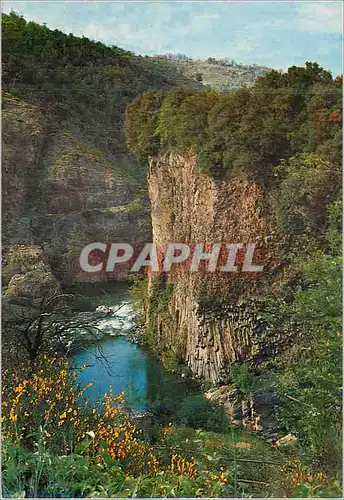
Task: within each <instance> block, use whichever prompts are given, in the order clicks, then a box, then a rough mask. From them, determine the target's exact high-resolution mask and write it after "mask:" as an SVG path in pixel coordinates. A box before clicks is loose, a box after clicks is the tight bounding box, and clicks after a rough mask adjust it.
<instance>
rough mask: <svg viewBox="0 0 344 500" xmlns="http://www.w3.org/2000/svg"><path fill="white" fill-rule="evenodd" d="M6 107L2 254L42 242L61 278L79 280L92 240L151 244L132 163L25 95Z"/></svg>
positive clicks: (7, 100)
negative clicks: (82, 254) (79, 268)
mask: <svg viewBox="0 0 344 500" xmlns="http://www.w3.org/2000/svg"><path fill="white" fill-rule="evenodd" d="M3 105H4V114H3V130H4V134H3V200H4V202H3V220H4V231H3V244H4V249H5V251H6V250H8V249H9V248H10V247H11V246H12V245H18V244H23V245H36V244H38V245H40V246H42V247H43V248H44V251H45V254H46V256H47V257H48V258H49V260H50V263H51V265H52V266H53V267H54V272H56V275H57V276H58V278H59V280H60V281H64V280H67V281H68V280H69V281H74V280H78V279H79V275H78V273H77V264H78V257H79V255H80V252H81V249H82V248H83V247H84V246H85V245H86V244H87V243H89V242H92V241H101V242H106V241H112V242H118V241H127V240H128V238H129V239H131V241H132V242H135V243H140V242H145V241H149V239H150V234H151V233H150V222H149V203H148V196H147V195H146V186H145V181H144V173H143V180H141V179H138V177H137V176H138V175H139V174H138V173H137V172H135V170H134V167H133V165H130V162H129V161H128V158H126V159H125V158H124V157H123V158H122V159H121V158H120V157H118V158H117V159H114V158H111V159H109V157H108V156H107V155H106V154H105V153H104V151H102V150H100V149H97V148H95V147H94V146H92V145H91V144H90V142H88V141H87V140H85V139H84V138H83V137H82V136H80V135H78V134H77V133H75V132H72V131H70V130H67V129H66V130H65V129H63V128H62V127H61V125H60V124H57V123H56V122H55V121H54V119H53V118H52V117H51V116H49V113H48V112H47V110H44V109H43V108H42V109H40V108H39V107H38V106H37V105H35V104H32V103H29V102H28V101H27V100H25V99H24V98H18V97H14V96H13V95H11V94H9V93H5V95H4V99H3ZM93 278H94V276H91V275H90V278H89V279H90V280H92V279H93ZM82 279H83V280H85V279H87V276H83V278H82Z"/></svg>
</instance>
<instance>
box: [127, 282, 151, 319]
mask: <svg viewBox="0 0 344 500" xmlns="http://www.w3.org/2000/svg"><path fill="white" fill-rule="evenodd" d="M147 286H148V280H147V276H146V275H138V276H134V277H133V278H132V283H131V285H130V298H131V303H132V305H133V308H134V311H135V315H136V321H137V323H138V324H139V325H144V323H145V320H146V308H147Z"/></svg>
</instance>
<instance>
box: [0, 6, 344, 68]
mask: <svg viewBox="0 0 344 500" xmlns="http://www.w3.org/2000/svg"><path fill="white" fill-rule="evenodd" d="M2 10H3V12H10V11H11V10H14V11H16V12H18V13H20V14H22V15H23V16H24V17H25V18H26V19H27V20H33V21H36V22H38V23H46V25H47V26H48V27H49V28H53V29H60V30H61V31H64V32H66V33H73V34H74V35H77V36H81V35H84V36H86V37H88V38H91V39H94V40H100V41H102V42H104V43H106V44H108V45H118V46H120V47H122V48H124V49H127V50H131V51H133V52H135V53H136V54H142V55H146V54H147V55H153V54H164V53H180V54H185V55H187V56H189V57H193V58H200V59H205V58H207V57H209V56H212V57H229V58H231V59H232V58H233V59H234V60H235V61H237V62H243V63H256V64H261V65H264V66H268V67H271V68H276V69H286V68H288V67H289V66H292V65H302V64H304V63H305V62H306V61H316V62H318V63H319V64H320V65H321V66H323V67H324V68H326V69H329V70H331V71H332V73H333V75H337V74H340V73H342V35H343V32H342V16H343V4H342V2H341V1H332V2H325V1H320V0H313V1H306V0H300V1H297V0H291V1H288V2H287V1H282V0H280V1H278V0H275V1H273V2H271V1H270V2H269V1H259V0H252V1H243V0H241V1H236V2H234V1H233V2H232V1H223V2H220V1H211V0H208V1H185V2H181V1H171V2H169V1H154V2H153V1H150V2H149V1H128V2H123V1H114V0H113V1H107V2H106V1H87V2H86V1H83V0H74V1H57V0H55V1H53V0H51V1H49V0H41V1H3V2H2Z"/></svg>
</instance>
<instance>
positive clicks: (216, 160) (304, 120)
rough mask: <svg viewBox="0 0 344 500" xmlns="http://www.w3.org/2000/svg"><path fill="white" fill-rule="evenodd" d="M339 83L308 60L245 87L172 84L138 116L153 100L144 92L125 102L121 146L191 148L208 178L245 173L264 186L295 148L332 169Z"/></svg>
mask: <svg viewBox="0 0 344 500" xmlns="http://www.w3.org/2000/svg"><path fill="white" fill-rule="evenodd" d="M341 88H342V87H341V78H336V79H333V78H332V76H331V74H330V73H329V72H328V71H326V70H324V69H322V68H321V67H320V66H319V65H318V64H317V63H310V62H308V63H306V65H305V67H296V66H293V67H291V68H289V69H288V71H287V72H286V73H281V72H277V71H271V72H269V73H268V74H267V75H266V76H264V77H261V78H259V79H258V80H257V82H256V84H255V85H254V87H253V88H252V89H245V88H243V89H239V90H236V91H233V92H225V93H217V92H214V91H206V92H196V91H192V90H190V89H189V88H176V89H173V90H172V91H171V92H170V93H168V94H167V95H166V97H165V98H164V99H163V100H161V106H160V109H159V110H157V109H156V104H154V109H153V110H152V112H150V113H149V112H148V113H144V114H140V109H141V106H142V107H143V108H145V109H146V108H147V102H148V100H150V101H152V102H153V100H154V99H153V98H152V94H149V96H147V95H145V94H143V95H142V96H139V97H137V98H136V99H135V100H134V102H133V103H131V104H130V105H129V106H128V110H127V122H126V132H127V140H128V145H129V147H130V148H131V150H132V151H133V152H134V153H135V154H136V155H137V156H138V157H139V158H141V159H142V157H144V153H145V151H149V152H150V154H155V153H157V152H158V151H161V150H167V149H171V148H177V149H178V150H184V151H185V150H189V151H190V150H191V151H193V152H194V153H196V154H197V156H198V164H199V167H200V168H201V169H202V170H203V171H205V172H208V173H210V174H211V175H213V176H215V177H217V176H219V175H223V174H224V173H226V174H229V173H232V174H235V173H238V172H239V171H245V172H246V173H248V174H249V175H251V176H252V177H253V178H254V179H256V180H258V181H262V182H263V183H264V182H269V181H271V180H272V179H273V178H274V175H275V173H274V169H273V167H275V166H277V165H278V164H279V162H280V160H281V159H282V158H284V159H286V158H289V157H291V156H294V155H297V154H301V153H310V152H314V153H316V154H318V155H319V156H320V157H321V158H326V161H329V162H331V164H333V165H334V166H337V167H338V165H339V164H340V159H341V101H342V90H341ZM140 117H141V121H140ZM153 122H154V125H155V128H153V129H152V124H153ZM148 123H149V126H147V125H148ZM138 134H139V136H140V140H139V141H137V136H138ZM158 138H159V139H160V140H158Z"/></svg>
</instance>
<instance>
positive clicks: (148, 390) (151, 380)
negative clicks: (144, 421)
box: [72, 283, 198, 416]
mask: <svg viewBox="0 0 344 500" xmlns="http://www.w3.org/2000/svg"><path fill="white" fill-rule="evenodd" d="M83 293H84V294H85V295H87V298H86V299H85V300H83V301H81V305H80V310H83V311H95V310H96V309H97V308H99V306H106V307H107V308H110V309H111V310H112V311H113V312H112V313H111V314H110V315H107V316H105V317H104V318H102V319H100V320H99V321H98V324H97V327H98V328H99V329H100V330H102V331H103V332H104V336H103V338H102V339H101V340H100V341H99V342H98V343H97V344H96V345H91V346H88V347H86V348H85V349H83V350H80V351H79V352H77V353H74V355H73V358H72V363H73V366H75V367H76V368H78V367H81V366H82V365H83V364H86V365H87V368H86V369H85V370H84V371H82V372H81V373H80V376H79V382H80V383H81V384H82V385H85V384H88V383H90V382H92V383H93V385H92V387H90V388H89V389H88V390H87V394H88V397H89V398H90V399H91V401H92V402H96V401H97V400H99V399H100V398H101V396H102V395H103V394H104V393H105V392H107V391H109V388H110V387H112V389H113V393H114V394H118V393H120V392H122V391H125V393H126V395H125V404H126V406H127V407H129V408H130V409H132V410H135V411H153V412H159V414H161V413H166V415H167V416H169V415H171V416H172V415H173V414H175V413H176V412H177V411H178V409H179V407H180V404H181V403H182V402H183V400H184V399H185V398H186V397H187V396H188V395H190V394H194V393H195V392H198V387H197V384H196V383H195V382H194V381H192V380H190V379H186V378H182V377H181V375H178V374H177V373H171V372H168V371H167V370H166V369H165V368H164V366H163V364H162V363H161V361H160V359H159V358H158V357H157V356H156V355H155V354H154V353H152V352H151V351H150V350H149V349H148V348H146V347H144V346H141V345H139V344H137V343H134V342H132V341H130V340H129V339H128V338H127V337H126V335H127V334H128V333H129V332H131V331H132V329H133V327H134V325H135V315H134V312H133V308H132V305H131V302H130V298H129V293H128V286H127V285H126V284H122V283H116V284H114V283H113V284H111V283H110V284H103V285H102V287H101V286H100V285H96V286H92V287H86V289H85V287H83Z"/></svg>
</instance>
